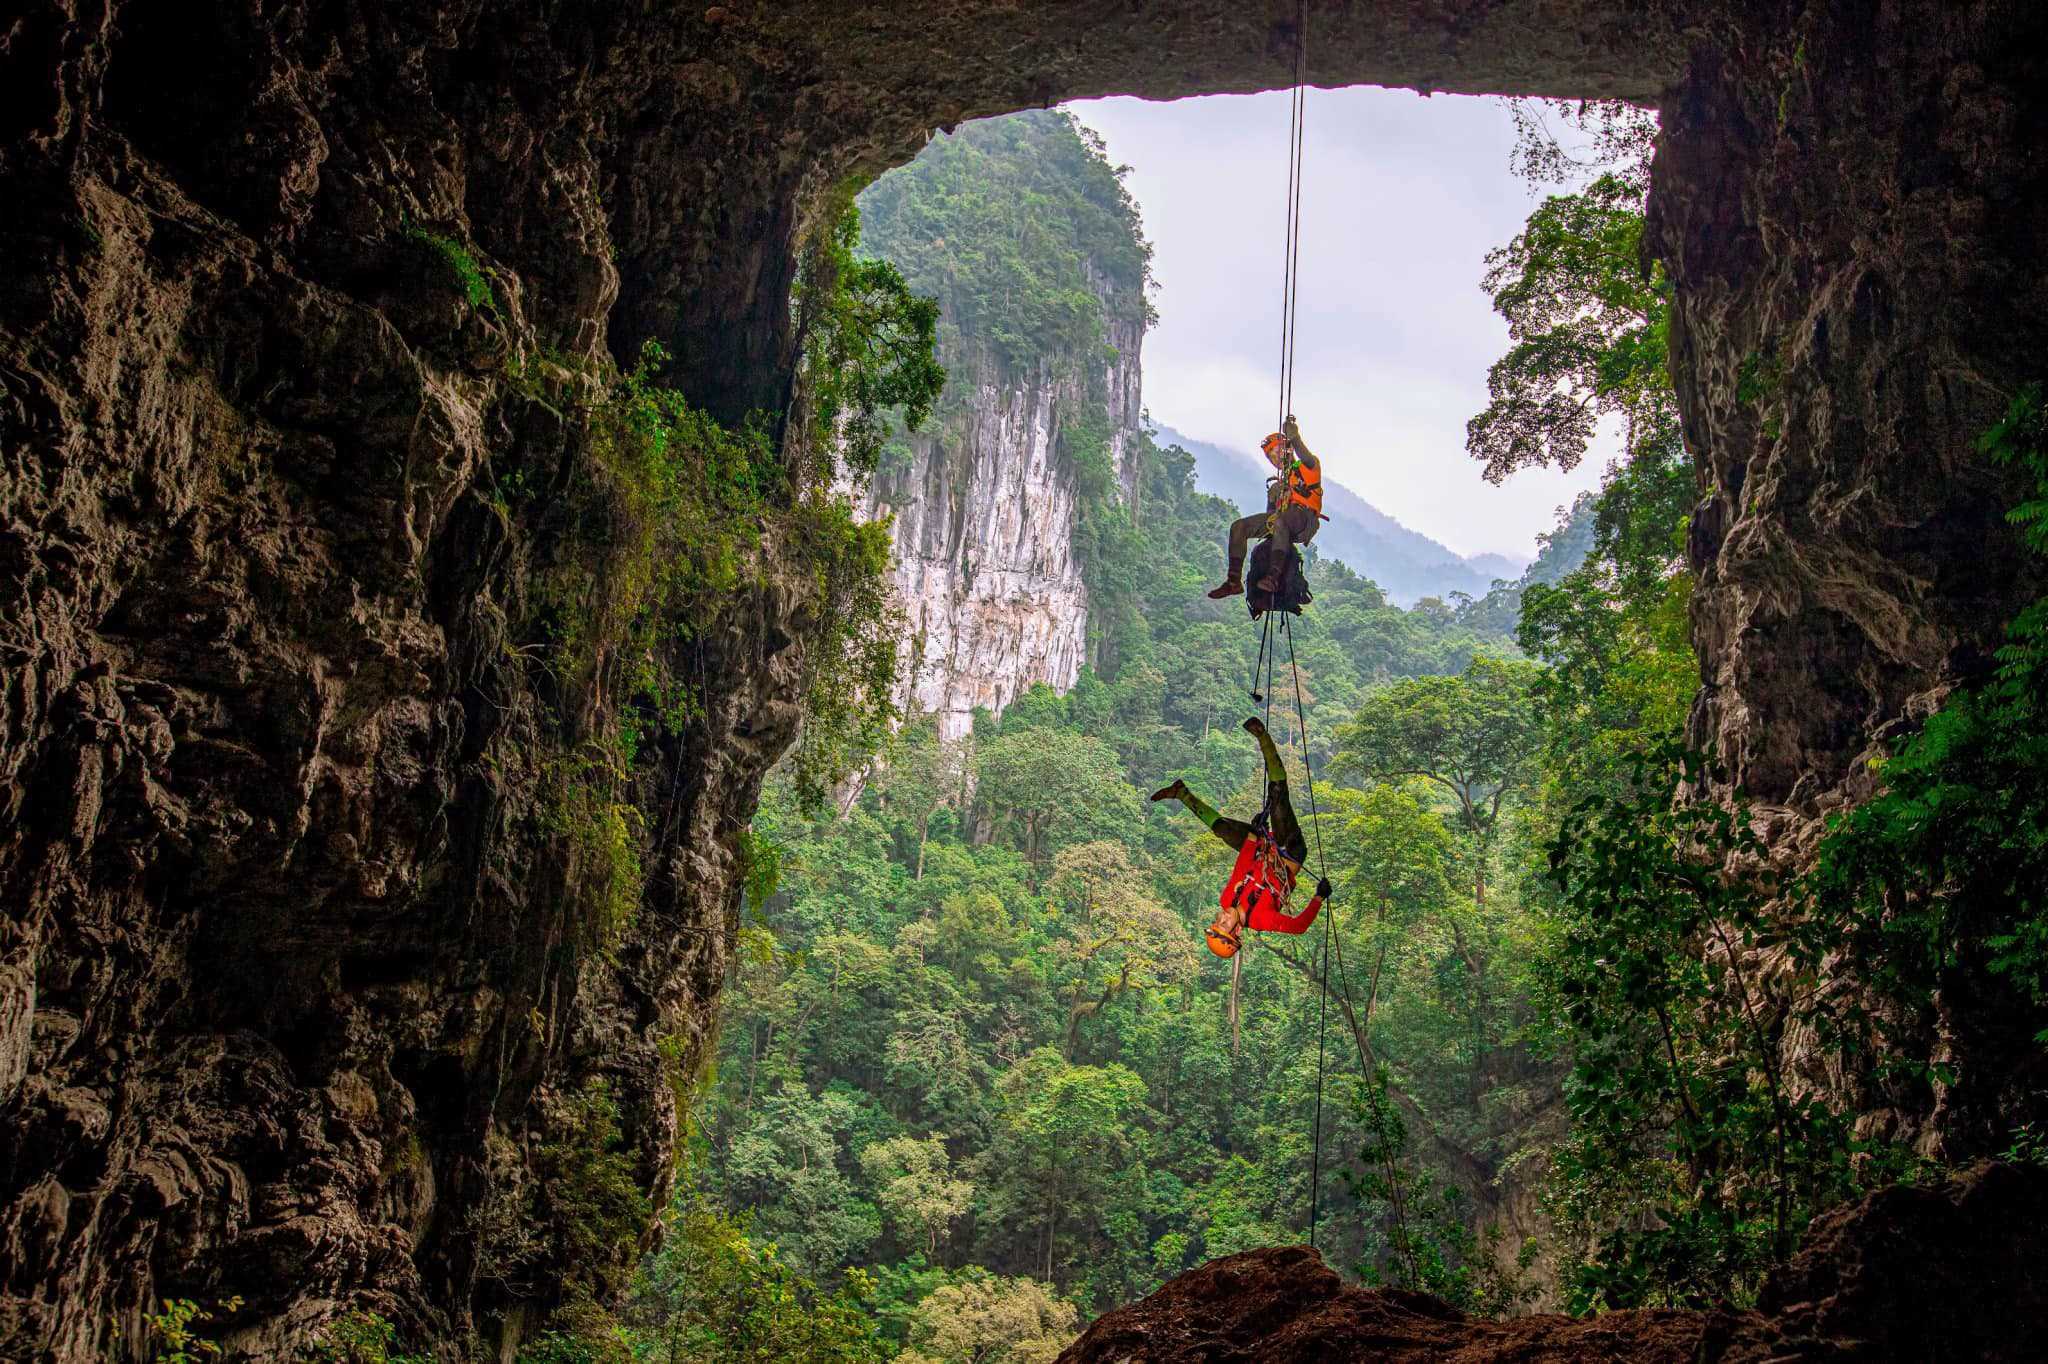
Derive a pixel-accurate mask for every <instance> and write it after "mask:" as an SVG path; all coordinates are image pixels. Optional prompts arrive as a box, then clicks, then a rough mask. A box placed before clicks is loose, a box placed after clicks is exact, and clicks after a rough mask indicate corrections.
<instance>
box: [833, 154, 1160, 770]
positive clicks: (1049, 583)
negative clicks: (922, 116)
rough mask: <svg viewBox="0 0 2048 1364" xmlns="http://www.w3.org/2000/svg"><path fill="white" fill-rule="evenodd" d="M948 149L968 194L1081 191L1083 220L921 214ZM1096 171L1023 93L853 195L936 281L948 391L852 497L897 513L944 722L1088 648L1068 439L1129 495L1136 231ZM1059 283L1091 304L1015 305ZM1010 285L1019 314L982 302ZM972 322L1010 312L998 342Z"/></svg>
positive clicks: (912, 604) (1066, 196)
mask: <svg viewBox="0 0 2048 1364" xmlns="http://www.w3.org/2000/svg"><path fill="white" fill-rule="evenodd" d="M948 157H952V158H957V159H958V161H959V162H961V163H963V164H965V165H970V166H973V167H975V168H976V170H977V171H978V176H977V177H976V178H974V179H971V180H970V181H968V184H969V185H970V186H972V188H971V189H970V190H969V191H968V192H969V193H970V194H973V195H977V196H987V197H988V198H989V199H991V200H994V201H996V202H997V203H1004V202H1005V201H1007V202H1008V203H1009V204H1010V205H1012V206H1010V207H1009V208H1008V213H1009V214H1012V215H1015V214H1018V210H1017V209H1016V208H1015V207H1014V204H1015V203H1016V202H1017V201H1019V200H1026V199H1028V200H1029V201H1030V202H1033V203H1038V204H1044V205H1046V207H1045V209H1044V210H1043V211H1044V212H1047V213H1057V212H1058V211H1059V207H1060V206H1061V205H1065V204H1071V205H1073V206H1074V207H1076V208H1077V209H1080V208H1086V209H1088V210H1090V211H1091V213H1092V214H1093V216H1091V217H1090V218H1089V219H1088V228H1087V230H1086V231H1084V230H1082V228H1081V227H1080V226H1078V225H1074V226H1072V227H1071V228H1070V229H1069V230H1067V231H1057V230H1046V231H1040V232H1038V233H1036V234H1035V235H1034V236H1033V237H1032V238H1031V239H1030V240H1028V241H1026V242H1022V243H1020V242H1017V241H1015V240H1013V238H1014V236H1015V234H1016V232H1017V230H1018V228H1019V226H1020V225H1021V218H1020V217H1005V216H1003V212H1004V211H1003V210H1002V209H1000V208H996V209H992V210H985V211H983V212H967V213H963V214H962V215H961V217H960V219H959V220H957V221H955V220H950V219H947V218H945V217H938V218H937V220H936V221H933V220H932V215H933V214H934V212H935V210H933V209H931V208H925V209H922V210H920V209H918V208H917V207H916V206H915V204H914V202H913V201H915V200H916V199H917V198H918V196H919V193H920V188H919V187H920V186H922V185H924V181H925V178H927V177H929V178H930V179H932V180H933V181H935V182H938V183H937V184H935V185H933V186H928V187H926V188H925V189H924V190H923V192H924V193H927V194H930V195H932V196H933V197H934V198H937V197H939V196H941V195H943V194H945V193H946V192H947V191H948V190H951V191H953V192H956V193H957V192H960V186H959V180H958V175H959V172H958V170H957V169H954V168H953V165H952V162H950V161H948V160H947V158H948ZM939 185H943V186H944V187H943V188H940V187H939ZM1091 189H1092V190H1094V191H1095V192H1097V193H1105V194H1107V193H1110V192H1112V191H1115V190H1116V185H1115V181H1114V173H1113V172H1112V171H1111V170H1110V168H1109V167H1108V165H1107V164H1106V163H1104V162H1102V161H1101V159H1100V157H1099V155H1098V154H1096V153H1095V152H1094V151H1093V150H1092V149H1090V148H1089V147H1087V146H1086V145H1085V144H1084V143H1083V142H1082V140H1081V138H1080V137H1079V136H1078V135H1077V133H1076V132H1075V130H1074V129H1073V128H1072V126H1071V125H1070V122H1069V120H1067V119H1066V118H1065V117H1064V116H1060V115H1051V114H1041V113H1031V114H1020V115H1017V116H1015V117H1014V118H1009V119H1002V120H996V121H994V122H993V123H991V124H988V125H984V126H982V127H980V128H977V129H972V130H969V131H967V132H963V133H962V134H960V135H959V136H958V137H954V138H945V139H941V140H940V141H939V142H936V143H935V144H934V145H933V146H932V147H931V148H930V149H929V151H928V152H927V154H926V156H925V157H922V158H920V159H919V161H918V162H917V163H916V164H915V165H914V166H912V167H910V168H907V169H905V170H903V171H899V172H897V173H896V174H894V175H892V176H890V177H888V178H886V179H884V180H883V181H882V182H881V183H880V184H878V185H876V186H875V188H874V190H873V191H872V192H871V193H869V194H867V195H865V196H863V198H862V199H861V200H860V204H861V207H862V212H863V214H864V215H865V218H866V222H867V226H868V231H869V234H870V237H871V238H872V239H873V240H874V242H875V244H876V246H877V247H878V248H879V250H880V251H881V253H882V254H883V256H884V257H885V258H887V259H889V260H891V261H892V263H894V264H896V265H897V266H899V267H900V268H901V269H902V270H904V272H905V273H906V276H907V277H908V279H909V280H910V281H911V282H912V284H913V285H914V286H915V287H920V288H929V289H931V290H933V291H934V294H935V296H936V297H937V299H938V301H939V304H940V307H941V310H942V316H943V322H942V325H941V327H940V330H939V336H940V345H939V357H940V359H941V361H942V362H943V363H944V364H945V366H946V370H947V373H948V376H949V377H948V391H947V394H946V397H945V398H944V399H943V400H942V402H941V403H940V405H939V410H938V413H937V415H936V416H935V417H934V419H933V420H932V421H930V422H929V423H927V424H926V425H925V426H924V427H923V429H921V430H920V431H918V432H917V433H915V434H911V435H908V436H905V437H903V438H902V439H901V441H900V442H899V444H898V445H897V446H896V447H895V448H894V449H893V450H892V452H891V454H892V457H891V458H889V459H887V460H885V462H884V464H883V467H882V470H881V472H880V474H879V475H878V476H877V477H876V478H875V479H874V480H873V483H872V485H871V487H870V488H869V490H868V496H867V498H866V500H865V508H864V510H865V513H866V514H867V515H868V516H870V517H877V516H884V515H886V516H889V517H891V518H892V519H893V534H894V539H895V580H896V588H897V593H898V597H899V600H900V602H901V604H902V607H903V610H904V614H905V616H906V617H907V618H908V622H909V627H910V635H911V645H910V649H909V653H910V655H911V657H910V658H909V659H908V660H907V673H906V678H905V685H906V688H907V691H908V693H909V695H908V698H907V699H908V700H909V702H910V704H911V706H912V707H913V709H915V710H916V711H919V712H924V713H929V714H934V715H936V716H937V717H938V723H939V731H940V735H941V737H942V738H944V739H947V740H952V739H957V738H959V737H961V736H962V735H964V734H966V733H968V732H969V730H970V729H971V728H972V726H973V716H974V712H975V710H976V709H978V708H986V709H987V710H989V711H991V712H993V713H995V714H1001V712H1002V710H1003V708H1004V707H1005V706H1006V705H1008V704H1009V702H1010V700H1011V698H1012V697H1014V696H1016V695H1017V694H1018V693H1020V692H1022V691H1023V690H1025V689H1026V688H1028V687H1030V686H1032V685H1033V684H1035V683H1040V682H1043V683H1047V684H1049V685H1051V686H1052V687H1053V688H1054V689H1056V690H1059V691H1065V690H1066V689H1067V688H1068V687H1070V686H1072V685H1073V683H1074V680H1075V679H1076V678H1077V677H1078V676H1079V675H1080V671H1081V666H1082V664H1083V662H1085V661H1086V660H1087V655H1088V588H1087V583H1086V581H1085V579H1084V575H1083V570H1082V563H1081V558H1080V556H1081V554H1082V553H1083V550H1082V548H1081V546H1080V544H1079V542H1078V539H1077V536H1076V531H1077V530H1078V529H1079V527H1080V524H1081V518H1082V515H1083V510H1084V509H1083V505H1082V503H1083V498H1084V496H1086V495H1087V494H1085V493H1084V490H1083V487H1082V480H1081V475H1080V472H1079V469H1078V467H1077V464H1078V460H1079V459H1080V458H1082V457H1083V456H1081V455H1079V454H1078V448H1079V447H1082V446H1086V445H1089V444H1091V443H1099V445H1100V447H1101V448H1100V454H1101V458H1102V461H1103V465H1104V468H1105V470H1106V473H1105V482H1107V483H1114V485H1115V486H1114V488H1113V489H1112V488H1109V487H1104V488H1103V489H1101V490H1100V492H1099V494H1098V495H1099V496H1103V497H1105V498H1107V497H1118V498H1120V499H1121V500H1122V501H1123V503H1124V504H1125V505H1126V506H1127V507H1129V506H1131V505H1132V503H1133V499H1134V498H1135V495H1136V486H1137V469H1138V465H1137V461H1136V460H1135V459H1134V458H1132V457H1131V456H1132V442H1133V441H1134V440H1136V439H1139V438H1140V432H1139V423H1140V421H1141V420H1142V414H1143V400H1142V398H1141V396H1140V385H1141V380H1142V368H1141V353H1142V347H1143V345H1144V340H1145V329H1146V327H1147V325H1148V323H1149V310H1148V308H1147V305H1146V299H1145V279H1144V270H1145V261H1146V259H1147V254H1146V253H1147V248H1146V247H1145V246H1144V244H1143V242H1142V241H1141V240H1140V238H1139V236H1138V224H1137V223H1136V221H1135V220H1134V217H1132V216H1130V215H1126V214H1121V213H1117V212H1116V211H1114V210H1113V209H1110V208H1109V207H1108V206H1106V205H1103V204H1100V203H1097V202H1093V201H1091V200H1089V199H1088V197H1087V196H1088V194H1089V191H1090V190H1091ZM991 258H994V259H993V260H991ZM1066 290H1071V291H1073V293H1074V294H1076V295H1080V296H1082V297H1092V299H1093V300H1094V305H1093V306H1094V315H1093V316H1092V317H1089V318H1087V319H1085V321H1081V320H1079V319H1077V322H1078V323H1079V325H1076V323H1069V324H1068V325H1067V326H1064V327H1061V326H1058V325H1056V324H1050V323H1045V322H1040V323H1039V325H1037V326H1035V327H1034V326H1032V325H1031V323H1030V322H1028V321H1026V320H1025V319H1027V318H1036V317H1037V315H1038V310H1039V309H1040V308H1042V307H1043V306H1044V302H1045V299H1046V298H1047V297H1049V296H1053V295H1056V294H1059V293H1062V292H1064V291H1066ZM1006 294H1013V295H1026V296H1027V297H1018V298H1016V299H1015V300H1014V301H1013V302H1011V303H1010V305H1009V306H1010V308H1011V309H1012V310H1013V314H1014V315H1012V316H1001V315H998V316H988V315H987V314H988V312H989V309H990V308H991V306H992V301H993V300H994V299H1000V298H1002V297H1004V296H1005V295H1006ZM993 306H1001V305H1000V304H993ZM1063 308H1065V309H1067V310H1068V311H1071V304H1070V303H1069V304H1064V305H1063ZM982 328H990V329H995V328H1001V329H1003V331H1004V333H1005V336H1004V338H1003V339H1004V341H1006V342H1007V344H1001V343H999V342H998V340H997V338H995V337H993V336H989V335H983V334H981V329H982Z"/></svg>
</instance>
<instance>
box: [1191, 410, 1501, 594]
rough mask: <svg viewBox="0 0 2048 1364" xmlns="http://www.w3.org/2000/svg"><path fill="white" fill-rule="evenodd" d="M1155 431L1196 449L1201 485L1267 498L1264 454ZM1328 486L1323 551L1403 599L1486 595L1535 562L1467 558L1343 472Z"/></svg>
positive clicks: (1250, 501)
mask: <svg viewBox="0 0 2048 1364" xmlns="http://www.w3.org/2000/svg"><path fill="white" fill-rule="evenodd" d="M1154 439H1155V440H1157V441H1158V443H1159V444H1160V445H1162V446H1165V445H1178V446H1180V447H1181V448H1182V449H1184V450H1186V451H1187V452H1188V453H1189V454H1191V455H1193V456H1194V457H1195V485H1196V486H1197V487H1198V488H1200V489H1201V490H1202V491H1203V492H1205V493H1213V494H1215V495H1216V496H1217V497H1222V498H1228V499H1229V500H1230V501H1232V502H1235V503H1236V504H1237V505H1238V506H1239V507H1240V508H1242V509H1244V510H1245V511H1247V512H1249V511H1252V510H1255V509H1256V508H1258V507H1260V506H1262V505H1264V503H1265V498H1266V475H1267V468H1266V463H1265V461H1264V460H1262V459H1260V458H1259V457H1258V456H1257V455H1255V454H1253V453H1251V452H1250V451H1248V450H1233V449H1231V448H1230V447H1228V446H1223V445H1217V444H1215V443H1214V442H1211V441H1205V440H1196V439H1195V438H1194V437H1192V436H1188V435H1184V434H1183V433H1181V432H1179V431H1176V430H1174V429H1173V428H1172V427H1170V426H1161V427H1159V428H1158V431H1157V434H1156V435H1155V436H1154ZM1323 487H1324V494H1323V511H1324V513H1325V514H1326V515H1327V516H1328V517H1329V518H1330V519H1329V520H1328V521H1326V522H1324V523H1323V528H1322V530H1321V531H1319V532H1318V533H1317V535H1316V539H1315V548H1316V551H1317V552H1318V553H1320V554H1322V555H1324V556H1326V557H1328V558H1332V559H1341V560H1343V561H1344V563H1345V565H1346V566H1347V567H1349V568H1351V569H1352V570H1353V571H1354V572H1357V573H1359V574H1362V575H1364V576H1365V577H1368V578H1370V579H1372V580H1373V581H1374V582H1376V583H1378V584H1379V585H1380V587H1381V588H1382V589H1383V590H1384V591H1385V592H1386V594H1387V595H1388V596H1389V597H1391V598H1392V599H1393V600H1394V601H1395V602H1397V603H1399V604H1400V605H1402V606H1413V605H1414V604H1415V603H1416V602H1418V601H1420V600H1421V599H1422V598H1424V597H1448V596H1449V595H1450V594H1451V593H1453V592H1467V593H1470V594H1471V595H1472V596H1475V597H1483V596H1485V595H1486V593H1487V592H1488V591H1489V590H1491V589H1492V587H1493V585H1494V583H1495V581H1496V580H1504V581H1510V582H1511V581H1513V580H1515V579H1517V578H1519V577H1521V575H1522V572H1523V570H1524V569H1526V568H1527V567H1528V566H1529V563H1530V561H1529V560H1528V559H1526V558H1525V559H1515V558H1511V557H1509V556H1508V555H1505V554H1491V553H1489V554H1475V555H1473V556H1471V557H1470V558H1467V557H1466V556H1464V555H1461V554H1459V553H1458V552H1457V551H1456V550H1454V549H1452V548H1450V546H1448V545H1444V544H1440V543H1438V542H1437V541H1435V540H1432V539H1430V538H1429V537H1428V536H1427V535H1424V534H1422V533H1421V532H1420V531H1415V530H1410V529H1409V528H1408V527H1406V526H1404V525H1402V524H1401V523H1400V522H1399V521H1396V520H1395V519H1394V518H1393V517H1391V516H1389V515H1387V514H1386V513H1385V512H1383V511H1381V510H1380V509H1379V508H1378V507H1375V506H1373V505H1372V503H1370V502H1368V501H1366V500H1365V499H1364V498H1362V497H1360V496H1359V495H1358V494H1357V493H1355V492H1352V491H1351V490H1350V489H1349V488H1347V487H1345V486H1344V485H1343V484H1342V483H1339V482H1337V481H1336V480H1335V479H1330V478H1326V479H1324V481H1323Z"/></svg>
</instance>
